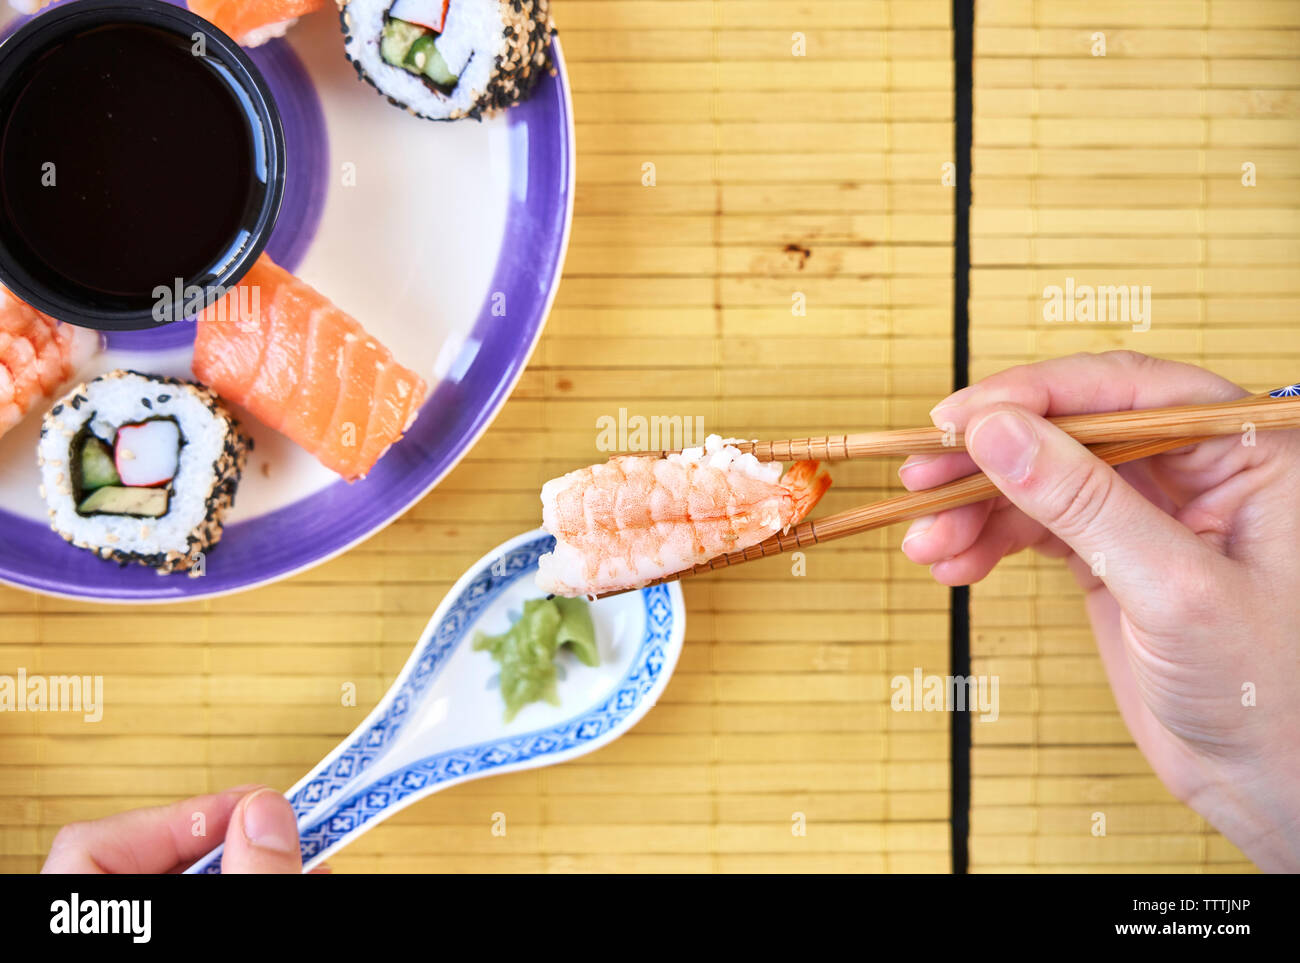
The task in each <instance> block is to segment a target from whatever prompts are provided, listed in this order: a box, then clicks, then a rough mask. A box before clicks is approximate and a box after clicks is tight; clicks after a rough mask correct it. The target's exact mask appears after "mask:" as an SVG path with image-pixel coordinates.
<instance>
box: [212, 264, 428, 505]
mask: <svg viewBox="0 0 1300 963" xmlns="http://www.w3.org/2000/svg"><path fill="white" fill-rule="evenodd" d="M241 289H244V290H243V291H242V292H241ZM253 295H255V296H253ZM192 368H193V371H194V375H195V377H197V378H198V379H199V380H200V381H202V382H203V383H204V384H206V385H209V386H211V387H212V388H213V389H214V390H215V391H216V392H217V393H218V394H219V395H221V397H223V398H225V399H227V400H229V401H233V402H235V403H236V404H239V405H242V406H243V407H244V408H246V409H247V410H248V411H249V412H251V413H252V414H253V415H254V416H255V417H256V418H257V419H258V420H259V421H261V422H262V423H263V424H265V425H267V426H268V427H270V428H274V429H275V430H276V431H279V432H280V433H282V434H284V435H287V436H288V437H289V438H290V439H292V440H293V441H294V442H296V443H297V444H298V445H300V446H302V447H303V448H305V449H306V450H307V451H309V452H311V453H312V454H313V455H315V456H316V458H317V459H318V460H319V461H320V462H321V464H323V465H324V466H325V467H326V468H329V469H330V470H331V471H334V472H337V473H338V474H339V475H341V476H342V477H343V478H344V479H346V480H347V481H349V482H352V481H357V480H359V479H361V478H365V477H366V475H367V474H368V473H369V472H370V470H371V469H372V468H373V467H374V465H375V463H376V462H377V461H379V459H380V458H381V457H383V455H384V453H385V452H386V451H388V449H389V447H391V446H392V445H393V444H394V443H395V442H397V441H398V440H400V439H401V437H402V435H403V434H405V433H406V431H407V430H409V429H410V427H411V425H412V424H413V423H414V421H415V419H416V416H417V415H418V414H419V413H420V406H421V405H422V404H423V403H424V399H425V396H426V394H427V393H428V385H426V384H425V382H424V379H423V378H421V377H420V376H419V375H417V374H416V373H415V372H414V371H411V370H410V369H409V368H406V367H404V366H402V365H401V364H399V363H398V362H397V361H396V360H395V359H394V358H393V355H392V352H390V351H389V350H388V348H386V347H384V345H382V344H380V343H379V341H378V340H377V339H375V338H374V337H372V336H371V335H369V334H368V333H366V330H365V329H364V328H363V327H362V326H361V324H360V323H359V322H357V321H356V320H355V319H354V318H352V317H350V316H349V315H347V314H346V313H344V312H343V311H340V310H339V309H338V308H336V307H335V306H334V305H333V304H331V303H330V301H329V299H328V298H326V297H325V296H324V295H323V294H321V293H319V292H318V291H316V290H315V289H313V288H312V287H310V286H309V285H307V284H306V283H304V282H303V281H300V280H298V278H296V277H294V276H293V275H292V274H290V273H289V272H288V271H286V270H284V269H283V268H281V267H280V266H279V265H277V264H275V263H274V262H273V261H272V260H271V259H270V258H269V257H267V256H266V255H265V254H263V255H262V256H261V258H259V259H258V261H257V263H256V264H255V265H254V266H253V268H252V270H250V271H249V272H248V274H246V275H245V276H244V278H243V280H241V281H240V283H239V286H238V287H237V288H235V289H233V290H231V291H229V292H228V293H227V294H226V296H225V298H224V299H222V300H219V301H217V302H215V303H214V304H212V305H210V306H209V307H208V308H207V309H206V310H205V311H204V313H203V314H202V315H201V316H200V318H199V322H198V331H197V333H196V335H195V339H194V361H193V365H192Z"/></svg>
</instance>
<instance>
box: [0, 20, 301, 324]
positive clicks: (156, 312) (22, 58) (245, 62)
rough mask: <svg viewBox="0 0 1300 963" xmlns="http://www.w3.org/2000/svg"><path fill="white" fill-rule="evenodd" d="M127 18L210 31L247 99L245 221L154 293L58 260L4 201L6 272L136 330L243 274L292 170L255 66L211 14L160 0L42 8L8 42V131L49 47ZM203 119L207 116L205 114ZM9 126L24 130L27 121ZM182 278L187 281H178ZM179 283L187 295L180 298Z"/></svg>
mask: <svg viewBox="0 0 1300 963" xmlns="http://www.w3.org/2000/svg"><path fill="white" fill-rule="evenodd" d="M119 25H139V26H145V27H152V28H154V29H156V30H161V31H164V32H167V33H170V34H173V35H174V36H176V37H177V38H178V40H181V41H183V42H184V43H185V44H186V45H190V44H192V43H194V42H195V36H196V35H197V34H202V37H203V44H204V46H205V48H206V50H205V54H204V55H205V56H206V58H207V59H208V60H209V61H211V62H212V63H213V65H214V66H215V67H217V68H218V70H217V73H218V75H219V76H220V77H221V78H222V79H223V80H224V82H225V85H226V86H227V87H229V89H230V91H231V94H232V97H233V98H234V102H237V103H238V105H239V114H240V116H241V117H242V118H243V120H244V124H245V125H246V131H247V134H248V140H249V143H250V144H251V145H252V147H253V154H254V157H253V158H252V159H250V161H249V164H250V170H251V178H250V183H249V191H248V194H247V197H248V201H247V203H246V205H245V207H244V210H243V211H242V213H240V215H239V222H238V224H239V226H238V228H237V229H236V230H235V231H234V232H233V233H232V234H231V236H230V238H229V243H227V244H225V245H224V246H223V247H221V249H220V250H221V251H222V252H223V253H222V254H221V255H218V256H214V257H213V259H212V262H211V263H210V264H209V265H208V266H207V267H206V268H204V269H203V270H201V271H199V272H198V273H197V274H191V275H190V276H187V277H184V278H176V277H161V278H158V280H157V285H158V287H157V288H156V289H155V290H154V294H153V296H151V297H148V298H146V297H144V296H142V295H130V296H126V295H121V294H118V293H111V292H106V291H103V290H97V289H94V288H91V287H87V286H83V285H81V284H79V283H78V282H77V281H76V280H74V279H72V278H70V277H68V276H66V275H64V274H61V273H60V272H58V271H56V270H53V269H52V268H51V267H50V266H49V265H48V264H46V263H45V262H44V261H43V260H42V259H41V258H40V257H39V256H37V255H36V254H35V253H34V252H33V251H32V249H31V247H30V246H29V245H28V243H27V242H26V241H25V240H24V239H23V238H22V237H21V236H20V235H19V234H18V233H17V229H16V228H15V227H13V225H12V224H11V223H10V220H11V218H10V216H9V215H10V213H11V212H10V211H8V210H3V209H0V282H3V284H4V285H5V286H6V287H8V288H9V289H10V290H11V291H12V292H13V293H14V294H16V295H17V296H18V297H20V298H22V299H23V300H24V301H26V302H27V303H28V304H30V305H32V306H33V307H35V308H37V309H39V310H41V311H44V312H45V313H46V314H49V315H51V316H53V317H55V318H58V319H59V320H61V321H67V322H69V323H71V324H77V325H81V326H82V327H89V328H97V329H99V330H102V331H134V330H142V329H146V328H153V327H157V326H159V325H160V324H168V323H171V322H174V321H179V320H183V319H189V320H192V319H193V318H194V316H195V315H197V314H198V312H199V310H201V308H202V307H203V306H206V305H208V304H211V303H212V302H214V301H216V300H217V299H218V298H220V297H221V296H222V295H223V294H224V292H225V291H226V290H227V289H229V288H231V287H233V286H234V285H236V284H238V283H239V280H240V279H241V278H242V277H243V276H244V274H245V273H247V271H248V270H249V268H251V267H252V265H253V263H254V262H255V261H256V260H257V258H258V256H259V255H260V254H261V253H262V250H263V249H264V248H265V247H266V243H267V240H268V239H269V238H270V235H271V231H272V229H273V228H274V227H275V222H276V219H277V218H278V217H279V214H280V203H281V201H282V199H283V197H284V180H285V143H284V128H283V125H282V123H281V120H280V114H279V111H278V110H277V109H276V105H275V101H274V99H273V98H272V95H271V91H270V89H269V88H268V87H267V84H266V81H265V79H264V78H263V77H262V75H261V73H260V72H259V71H258V69H257V67H256V66H254V64H253V62H252V61H251V60H250V59H249V58H248V56H247V55H246V54H245V53H244V52H243V51H242V50H241V49H240V48H239V46H238V45H237V44H236V43H235V42H234V41H233V40H231V39H230V38H229V37H227V36H226V35H225V34H224V33H222V32H221V31H220V30H218V29H217V28H216V27H214V26H212V24H210V23H208V22H207V21H206V20H204V19H202V18H201V17H198V16H196V15H195V14H192V13H190V12H189V11H188V10H186V9H184V8H183V7H175V6H172V5H171V4H168V3H163V2H160V0H77V2H73V3H68V4H65V5H63V6H59V7H56V8H54V9H51V10H48V11H46V12H45V13H42V14H39V15H38V16H36V17H34V18H33V19H32V20H30V21H29V22H28V23H26V24H24V25H23V26H22V27H20V28H19V29H18V30H16V31H15V32H14V33H13V34H12V35H11V36H9V37H8V38H7V39H6V40H5V41H4V42H3V43H0V136H4V134H5V128H6V126H7V125H6V123H5V121H6V117H7V116H8V115H9V112H10V110H11V109H12V108H13V107H14V105H15V103H16V101H17V98H18V96H19V94H20V93H21V91H22V90H23V89H24V88H25V87H26V86H27V85H28V81H29V80H30V77H31V74H30V72H31V71H32V70H33V69H34V68H35V65H36V64H37V63H38V62H39V61H40V59H41V58H42V56H43V55H44V54H46V53H47V52H48V51H50V50H52V49H54V48H55V47H56V46H58V45H59V44H61V43H63V42H64V41H66V40H69V39H70V38H73V37H75V36H77V35H79V34H82V33H84V32H85V31H88V30H93V29H95V28H98V27H108V26H119ZM195 121H196V123H197V124H201V123H202V118H195ZM9 136H17V137H21V136H22V131H21V130H18V131H13V132H10V134H9ZM69 136H75V132H70V135H69ZM160 149H161V148H160ZM200 149H210V150H219V149H220V145H211V144H209V145H206V148H205V147H204V145H200ZM171 152H172V154H173V155H174V158H175V162H176V163H184V162H185V152H184V151H183V150H178V149H175V148H172V149H171ZM2 206H3V205H0V207H2ZM69 229H75V225H69ZM178 282H183V283H182V284H181V285H180V291H178V290H177V284H178ZM162 288H167V289H168V291H169V294H168V295H167V296H164V297H161V298H160V297H158V296H157V294H158V293H159V292H160V291H161V289H162ZM200 292H201V293H200ZM175 293H183V295H184V296H182V297H180V298H177V297H175ZM195 294H197V295H198V296H197V297H196V296H194V295H195Z"/></svg>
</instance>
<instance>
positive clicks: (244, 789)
mask: <svg viewBox="0 0 1300 963" xmlns="http://www.w3.org/2000/svg"><path fill="white" fill-rule="evenodd" d="M261 788H263V784H262V783H260V782H250V783H245V784H244V785H242V786H231V787H230V788H229V789H223V790H221V793H222V795H225V794H226V793H234V792H237V793H239V794H240V795H241V796H242V795H244V794H245V793H250V792H252V791H253V790H254V789H261Z"/></svg>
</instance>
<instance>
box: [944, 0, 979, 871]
mask: <svg viewBox="0 0 1300 963" xmlns="http://www.w3.org/2000/svg"><path fill="white" fill-rule="evenodd" d="M974 46H975V0H953V3H952V60H953V108H954V109H953V118H954V120H955V123H954V125H953V130H954V137H953V144H954V149H955V152H956V156H955V158H954V161H955V163H956V166H957V198H956V201H955V203H954V204H953V217H954V219H955V225H954V230H953V249H954V250H953V285H952V387H953V390H954V391H956V390H957V389H958V388H964V387H965V386H966V384H967V383H968V381H969V379H970V204H971V123H972V115H973V102H972V90H973V87H974V77H973V73H972V66H971V65H972V60H973V55H974ZM948 664H949V665H950V666H951V668H950V669H949V670H948V671H949V672H951V673H952V674H953V675H954V676H957V677H959V678H960V677H963V676H969V675H970V589H969V588H968V587H966V586H961V587H958V588H954V589H951V590H950V592H949V599H948ZM970 720H971V714H970V707H967V709H966V711H965V712H954V713H952V722H951V727H950V730H949V747H948V748H949V752H948V757H949V760H950V763H949V764H950V766H951V767H952V771H951V776H952V778H951V785H950V788H949V798H950V800H951V805H952V817H951V818H952V871H953V872H954V873H957V874H964V873H966V872H967V871H968V867H969V862H970V861H969V853H968V851H967V844H968V836H969V833H970V789H971V785H970V784H971V774H970V752H971V722H970Z"/></svg>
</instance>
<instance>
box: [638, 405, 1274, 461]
mask: <svg viewBox="0 0 1300 963" xmlns="http://www.w3.org/2000/svg"><path fill="white" fill-rule="evenodd" d="M1049 420H1050V421H1051V422H1052V423H1053V424H1055V425H1056V426H1057V427H1058V428H1060V429H1061V430H1062V431H1064V432H1065V433H1066V434H1068V435H1071V436H1073V437H1074V439H1075V440H1076V441H1078V442H1079V443H1080V444H1084V445H1097V444H1107V443H1111V442H1121V441H1153V440H1158V439H1164V438H1187V437H1189V436H1191V435H1200V436H1206V437H1210V436H1220V435H1235V434H1237V433H1238V432H1240V431H1242V430H1243V423H1244V422H1245V421H1249V422H1250V423H1251V424H1253V425H1254V426H1255V428H1256V429H1258V430H1264V429H1267V428H1300V396H1293V397H1283V398H1277V397H1273V396H1271V395H1270V394H1268V393H1267V392H1265V393H1262V394H1258V395H1247V396H1246V397H1244V398H1240V399H1238V400H1237V401H1229V402H1224V403H1220V404H1212V405H1182V406H1179V407H1174V408H1147V409H1143V410H1139V411H1111V412H1105V413H1101V414H1093V415H1062V416H1059V417H1056V418H1051V419H1049ZM733 444H734V445H735V447H736V448H738V449H740V451H742V452H752V453H753V455H754V457H756V458H757V459H758V460H759V461H801V460H804V459H813V460H816V461H851V460H853V459H857V458H875V457H881V456H886V455H916V454H926V453H931V452H949V451H964V450H965V447H966V446H965V442H964V440H963V438H962V437H961V433H960V432H952V433H945V432H944V431H943V430H942V429H940V428H935V427H927V428H904V429H901V430H898V431H866V432H858V433H856V434H848V435H824V436H821V437H818V438H789V439H785V440H783V441H746V442H733ZM646 454H648V455H652V456H657V457H664V456H666V455H668V454H670V452H666V451H665V452H646Z"/></svg>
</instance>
